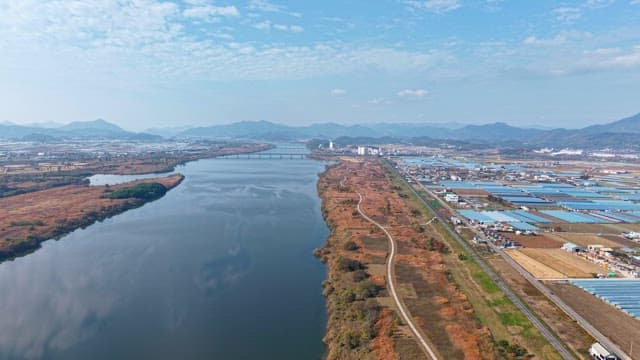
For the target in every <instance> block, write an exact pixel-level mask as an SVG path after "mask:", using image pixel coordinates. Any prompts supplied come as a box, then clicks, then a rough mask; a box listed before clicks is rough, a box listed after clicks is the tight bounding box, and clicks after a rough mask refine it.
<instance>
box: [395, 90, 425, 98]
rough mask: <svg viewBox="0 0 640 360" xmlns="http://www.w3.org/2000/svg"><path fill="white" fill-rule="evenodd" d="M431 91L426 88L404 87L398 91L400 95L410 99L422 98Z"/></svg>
mask: <svg viewBox="0 0 640 360" xmlns="http://www.w3.org/2000/svg"><path fill="white" fill-rule="evenodd" d="M428 94H429V92H428V91H427V90H425V89H404V90H400V91H398V96H399V97H402V98H408V99H421V98H424V97H425V96H427V95H428Z"/></svg>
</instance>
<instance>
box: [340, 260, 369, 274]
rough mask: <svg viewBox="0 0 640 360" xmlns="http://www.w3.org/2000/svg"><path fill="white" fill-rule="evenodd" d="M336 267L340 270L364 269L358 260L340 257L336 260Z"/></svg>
mask: <svg viewBox="0 0 640 360" xmlns="http://www.w3.org/2000/svg"><path fill="white" fill-rule="evenodd" d="M338 269H339V270H341V271H349V272H351V271H356V270H361V269H364V265H363V264H362V263H361V262H360V261H358V260H352V259H349V258H345V257H342V258H340V260H338Z"/></svg>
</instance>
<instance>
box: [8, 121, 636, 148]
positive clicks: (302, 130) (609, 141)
mask: <svg viewBox="0 0 640 360" xmlns="http://www.w3.org/2000/svg"><path fill="white" fill-rule="evenodd" d="M52 126H53V125H51V124H47V127H44V126H36V125H31V126H21V125H16V124H10V123H0V139H18V140H34V141H47V140H64V139H126V140H159V139H162V138H193V139H225V138H226V139H250V140H267V141H283V140H294V139H339V138H340V139H343V140H344V139H346V138H350V139H359V140H360V141H365V139H369V141H371V142H377V140H374V139H386V140H391V139H394V140H398V141H403V142H407V143H421V144H425V143H437V141H447V142H449V143H452V144H463V143H466V144H471V145H483V144H497V145H504V146H519V147H556V148H558V147H563V148H564V147H576V148H605V147H611V148H640V140H638V139H640V114H637V115H634V116H631V117H628V118H625V119H622V120H618V121H614V122H610V123H607V124H603V125H592V126H588V127H585V128H582V129H544V128H539V127H537V128H532V127H526V128H525V127H515V126H511V125H508V124H505V123H502V122H496V123H492V124H485V125H464V124H459V123H445V124H429V123H424V124H409V123H398V124H394V123H378V124H367V125H342V124H336V123H321V124H313V125H306V126H289V125H283V124H277V123H273V122H269V121H241V122H236V123H232V124H225V125H213V126H204V127H194V128H187V127H173V128H152V129H148V130H145V131H144V132H142V133H134V132H129V131H126V130H124V129H122V128H121V127H119V126H117V125H114V124H112V123H109V122H107V121H105V120H102V119H98V120H94V121H85V122H73V123H70V124H68V125H59V126H57V127H52ZM432 140H433V141H432ZM354 141H355V140H354Z"/></svg>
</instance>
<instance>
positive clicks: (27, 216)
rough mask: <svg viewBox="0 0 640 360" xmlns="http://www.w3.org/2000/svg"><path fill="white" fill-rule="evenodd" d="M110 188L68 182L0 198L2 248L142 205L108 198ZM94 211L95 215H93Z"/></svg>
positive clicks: (175, 179)
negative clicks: (67, 183)
mask: <svg viewBox="0 0 640 360" xmlns="http://www.w3.org/2000/svg"><path fill="white" fill-rule="evenodd" d="M182 178H183V176H182V175H173V176H168V177H164V178H156V179H145V180H138V181H132V182H129V183H125V184H120V185H114V186H111V189H112V190H117V189H119V188H123V187H126V186H131V185H134V184H138V183H143V182H147V183H148V182H159V183H162V184H163V185H165V186H166V187H167V188H172V187H174V186H176V185H177V184H179V183H180V181H182ZM105 190H106V187H104V186H88V185H68V186H61V187H55V188H51V189H47V190H41V191H35V192H31V193H27V194H21V195H15V196H10V197H5V198H0V251H5V252H7V253H11V251H12V250H13V249H15V248H16V247H19V246H21V243H22V242H25V241H26V240H27V239H28V238H37V239H43V240H44V239H46V238H50V237H53V236H54V235H55V234H57V233H59V229H60V228H61V227H65V228H68V230H69V231H71V230H75V228H77V227H78V226H74V225H73V224H78V223H80V222H82V221H83V220H84V219H85V218H86V217H88V216H91V217H95V216H97V215H98V214H100V213H105V214H107V213H108V214H109V215H112V214H111V212H112V211H110V210H108V209H114V208H116V207H122V209H123V210H126V208H127V207H131V206H128V205H127V204H128V203H133V202H135V203H136V204H131V205H139V204H141V203H144V201H141V200H138V199H117V200H116V199H109V198H108V197H105ZM92 214H93V215H92Z"/></svg>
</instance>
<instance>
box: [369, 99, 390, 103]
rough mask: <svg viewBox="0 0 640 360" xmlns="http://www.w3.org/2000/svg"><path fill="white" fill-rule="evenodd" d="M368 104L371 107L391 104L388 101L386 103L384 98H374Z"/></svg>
mask: <svg viewBox="0 0 640 360" xmlns="http://www.w3.org/2000/svg"><path fill="white" fill-rule="evenodd" d="M367 102H368V103H369V104H371V105H389V104H391V102H390V101H388V100H387V99H385V98H374V99H370V100H369V101H367Z"/></svg>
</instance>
